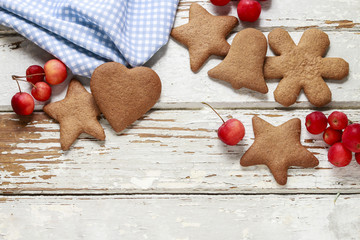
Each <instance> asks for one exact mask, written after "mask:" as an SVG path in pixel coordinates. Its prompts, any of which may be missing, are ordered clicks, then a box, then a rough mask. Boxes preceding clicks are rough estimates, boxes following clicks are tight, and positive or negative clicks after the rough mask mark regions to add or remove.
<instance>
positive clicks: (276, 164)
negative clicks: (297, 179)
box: [240, 116, 319, 185]
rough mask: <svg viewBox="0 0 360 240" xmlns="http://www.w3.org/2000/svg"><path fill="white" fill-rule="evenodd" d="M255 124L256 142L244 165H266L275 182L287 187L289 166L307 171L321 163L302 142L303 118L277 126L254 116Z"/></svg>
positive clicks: (247, 153)
mask: <svg viewBox="0 0 360 240" xmlns="http://www.w3.org/2000/svg"><path fill="white" fill-rule="evenodd" d="M252 123H253V129H254V135H255V141H254V143H253V144H252V145H251V147H250V148H249V149H248V150H247V151H246V152H245V154H244V155H243V156H242V158H241V160H240V164H241V165H242V166H253V165H259V164H265V165H266V166H268V168H269V169H270V171H271V173H272V174H273V176H274V178H275V180H276V182H277V183H279V184H281V185H285V184H286V182H287V170H288V168H289V167H290V166H299V167H305V168H308V167H315V166H317V165H318V164H319V161H318V159H317V158H316V157H315V156H314V155H313V154H312V153H311V152H309V151H308V150H307V149H306V148H305V147H304V146H302V145H301V143H300V132H301V121H300V119H298V118H294V119H291V120H289V121H287V122H285V123H284V124H282V125H280V126H276V127H275V126H273V125H271V124H269V123H268V122H266V121H264V120H263V119H261V118H259V117H257V116H255V117H253V119H252Z"/></svg>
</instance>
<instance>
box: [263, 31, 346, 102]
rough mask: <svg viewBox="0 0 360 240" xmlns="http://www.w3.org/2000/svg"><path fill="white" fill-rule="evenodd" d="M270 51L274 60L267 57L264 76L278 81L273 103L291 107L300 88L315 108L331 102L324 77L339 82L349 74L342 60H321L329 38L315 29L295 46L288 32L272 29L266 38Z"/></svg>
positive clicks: (308, 32) (305, 34)
mask: <svg viewBox="0 0 360 240" xmlns="http://www.w3.org/2000/svg"><path fill="white" fill-rule="evenodd" d="M268 39H269V45H270V48H271V49H272V50H273V52H274V53H275V54H276V55H279V56H276V57H267V58H266V60H265V66H264V76H265V78H267V79H281V80H280V83H279V85H278V86H277V88H276V90H275V92H274V97H275V100H276V101H277V102H278V103H280V104H282V105H284V106H290V105H292V104H294V103H295V101H296V99H297V97H298V95H299V93H300V91H301V89H304V92H305V95H306V97H307V98H308V100H309V102H310V103H311V104H313V105H315V106H317V107H321V106H324V105H326V104H328V103H329V102H330V101H331V91H330V89H329V87H328V86H327V84H326V83H325V81H324V79H323V78H330V79H335V80H340V79H343V78H344V77H346V76H347V75H348V73H349V64H348V63H347V62H346V61H345V60H344V59H342V58H323V56H324V55H325V53H326V51H327V49H328V47H329V45H330V41H329V37H328V35H327V34H326V33H324V32H323V31H321V30H318V29H308V30H306V31H305V32H304V33H303V35H302V37H301V39H300V42H299V44H298V45H295V43H294V41H293V40H292V39H291V37H290V35H289V33H288V32H286V31H285V30H284V29H280V28H277V29H274V30H273V31H271V32H270V33H269V36H268Z"/></svg>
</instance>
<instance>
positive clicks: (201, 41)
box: [171, 3, 238, 72]
mask: <svg viewBox="0 0 360 240" xmlns="http://www.w3.org/2000/svg"><path fill="white" fill-rule="evenodd" d="M237 24H238V20H237V18H236V17H233V16H214V15H212V14H210V13H209V12H207V11H206V10H205V9H204V8H203V7H201V6H200V5H199V4H197V3H193V4H191V6H190V13H189V23H187V24H185V25H182V26H180V27H176V28H174V29H173V30H172V31H171V36H172V37H173V38H175V39H176V40H177V41H179V42H181V43H183V44H184V45H185V46H186V47H187V48H188V49H189V54H190V66H191V70H192V71H193V72H197V71H198V70H199V69H200V67H201V66H202V65H203V64H204V63H205V61H206V60H207V59H208V58H209V56H210V55H217V56H226V54H227V53H228V51H229V48H230V44H229V43H228V42H227V41H226V39H225V37H226V36H227V35H228V34H229V33H230V32H231V30H232V29H233V28H234V27H235V26H236V25H237Z"/></svg>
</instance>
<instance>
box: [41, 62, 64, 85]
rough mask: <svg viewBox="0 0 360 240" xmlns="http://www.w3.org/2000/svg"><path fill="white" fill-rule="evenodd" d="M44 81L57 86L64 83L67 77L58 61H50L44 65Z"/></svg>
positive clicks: (61, 63)
mask: <svg viewBox="0 0 360 240" xmlns="http://www.w3.org/2000/svg"><path fill="white" fill-rule="evenodd" d="M44 71H45V79H46V81H47V82H48V83H50V84H52V85H57V84H60V83H62V82H64V81H65V79H66V77H67V70H66V66H65V64H64V63H63V62H61V61H60V60H58V59H51V60H49V61H47V62H46V63H45V65H44Z"/></svg>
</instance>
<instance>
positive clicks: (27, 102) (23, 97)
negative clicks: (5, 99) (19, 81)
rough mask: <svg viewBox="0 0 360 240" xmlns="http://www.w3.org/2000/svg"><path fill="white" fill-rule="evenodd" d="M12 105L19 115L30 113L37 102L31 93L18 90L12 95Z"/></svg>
mask: <svg viewBox="0 0 360 240" xmlns="http://www.w3.org/2000/svg"><path fill="white" fill-rule="evenodd" d="M11 106H12V108H13V110H14V112H15V113H16V114H18V115H30V114H31V113H32V112H33V111H34V107H35V102H34V99H33V97H32V96H31V95H30V94H28V93H25V92H18V93H16V94H15V95H14V96H13V97H12V99H11Z"/></svg>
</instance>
